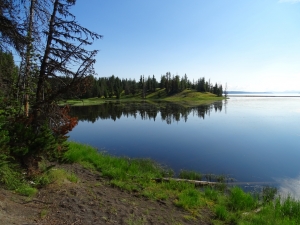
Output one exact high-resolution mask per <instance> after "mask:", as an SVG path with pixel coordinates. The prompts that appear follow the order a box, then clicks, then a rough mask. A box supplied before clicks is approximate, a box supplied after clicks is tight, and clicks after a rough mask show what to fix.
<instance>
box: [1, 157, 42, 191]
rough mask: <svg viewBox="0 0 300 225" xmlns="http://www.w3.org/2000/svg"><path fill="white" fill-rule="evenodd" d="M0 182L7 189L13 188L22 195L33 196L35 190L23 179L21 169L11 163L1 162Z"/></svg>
mask: <svg viewBox="0 0 300 225" xmlns="http://www.w3.org/2000/svg"><path fill="white" fill-rule="evenodd" d="M0 183H2V184H4V186H5V188H7V189H8V190H14V191H16V192H17V193H19V194H21V195H24V196H29V197H31V196H33V195H35V194H36V192H37V190H36V188H34V187H31V186H30V185H29V184H27V182H26V181H25V179H24V177H23V175H22V173H21V171H20V170H19V169H18V168H17V167H16V166H13V165H12V164H9V163H2V164H1V165H0Z"/></svg>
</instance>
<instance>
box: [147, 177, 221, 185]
mask: <svg viewBox="0 0 300 225" xmlns="http://www.w3.org/2000/svg"><path fill="white" fill-rule="evenodd" d="M153 180H155V181H156V182H162V181H167V182H169V181H178V182H188V183H192V184H195V185H196V186H207V185H218V184H221V183H219V182H210V181H202V180H188V179H180V178H153Z"/></svg>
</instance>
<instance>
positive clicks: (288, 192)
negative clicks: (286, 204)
mask: <svg viewBox="0 0 300 225" xmlns="http://www.w3.org/2000/svg"><path fill="white" fill-rule="evenodd" d="M276 180H277V182H278V183H279V188H278V192H279V194H280V195H281V196H283V197H287V196H291V197H292V198H295V199H298V200H300V175H299V176H298V177H297V178H280V179H276Z"/></svg>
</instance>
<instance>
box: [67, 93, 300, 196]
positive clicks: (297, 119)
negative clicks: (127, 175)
mask: <svg viewBox="0 0 300 225" xmlns="http://www.w3.org/2000/svg"><path fill="white" fill-rule="evenodd" d="M72 113H74V114H75V115H77V116H78V117H79V120H80V121H79V123H78V125H77V126H76V127H75V128H74V129H73V131H72V132H70V133H69V136H70V138H69V140H74V141H78V142H81V143H87V144H90V145H92V146H95V147H97V148H98V149H99V150H100V149H102V150H103V149H104V150H105V151H107V152H108V153H109V154H112V155H117V156H128V157H142V158H151V159H154V160H156V161H158V162H159V163H161V164H163V165H167V166H168V167H171V168H172V169H174V170H175V172H178V171H179V170H180V169H186V170H195V171H199V172H201V173H202V174H209V173H212V174H224V175H227V176H229V177H232V178H234V179H236V180H237V182H242V185H243V187H244V188H253V187H256V186H261V185H262V184H266V183H269V184H271V185H276V186H277V187H279V189H280V190H281V191H282V192H284V193H288V192H289V193H291V194H292V195H294V196H300V163H299V162H300V126H299V125H300V98H297V97H294V98H292V97H290V98H289V97H276V98H271V97H231V98H230V99H229V100H226V101H225V100H224V101H223V102H217V103H214V104H212V105H205V106H198V107H192V108H190V109H185V108H184V107H181V106H178V105H174V104H165V103H159V104H156V105H153V104H152V105H151V104H147V103H133V104H128V103H127V104H125V103H122V104H112V103H107V104H103V105H99V106H89V107H74V108H73V109H72Z"/></svg>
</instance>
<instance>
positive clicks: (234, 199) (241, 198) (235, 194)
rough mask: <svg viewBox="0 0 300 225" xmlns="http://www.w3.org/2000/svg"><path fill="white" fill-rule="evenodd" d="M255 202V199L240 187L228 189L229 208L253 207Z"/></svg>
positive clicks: (242, 208)
mask: <svg viewBox="0 0 300 225" xmlns="http://www.w3.org/2000/svg"><path fill="white" fill-rule="evenodd" d="M257 204H258V202H257V199H254V198H253V197H252V196H251V194H250V193H245V192H244V191H243V190H242V189H241V188H240V187H233V188H232V189H231V190H230V195H229V202H228V206H229V208H230V209H231V210H245V209H254V208H255V207H256V206H257Z"/></svg>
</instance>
